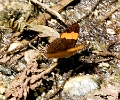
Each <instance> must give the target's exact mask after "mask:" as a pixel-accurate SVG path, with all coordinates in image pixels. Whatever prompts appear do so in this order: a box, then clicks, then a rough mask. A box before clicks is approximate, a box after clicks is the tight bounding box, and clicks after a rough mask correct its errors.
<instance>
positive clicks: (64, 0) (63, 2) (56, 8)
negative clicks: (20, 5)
mask: <svg viewBox="0 0 120 100" xmlns="http://www.w3.org/2000/svg"><path fill="white" fill-rule="evenodd" d="M33 1H34V2H35V1H36V0H31V2H33ZM72 1H74V0H61V1H60V2H58V3H57V4H56V5H54V6H53V7H51V9H52V10H54V11H56V12H59V13H60V12H61V11H62V9H63V8H64V7H65V6H67V5H68V4H69V3H71V2H72ZM43 18H46V20H47V19H50V18H51V16H50V14H48V13H43V14H41V15H40V16H38V17H37V18H35V19H34V20H31V21H29V22H28V23H36V21H39V22H42V21H43Z"/></svg>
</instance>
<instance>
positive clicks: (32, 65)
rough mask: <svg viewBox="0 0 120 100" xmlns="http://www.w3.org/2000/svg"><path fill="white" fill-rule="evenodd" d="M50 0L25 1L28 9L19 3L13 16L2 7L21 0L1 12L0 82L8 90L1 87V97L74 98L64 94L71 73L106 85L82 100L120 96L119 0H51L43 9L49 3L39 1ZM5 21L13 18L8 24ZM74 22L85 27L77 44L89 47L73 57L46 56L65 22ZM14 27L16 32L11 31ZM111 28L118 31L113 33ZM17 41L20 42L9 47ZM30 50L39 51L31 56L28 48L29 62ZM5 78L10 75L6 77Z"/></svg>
mask: <svg viewBox="0 0 120 100" xmlns="http://www.w3.org/2000/svg"><path fill="white" fill-rule="evenodd" d="M47 1H48V2H49V1H50V0H47ZM47 1H44V0H42V1H41V2H40V3H35V2H36V0H31V1H29V2H28V1H26V4H27V3H28V5H29V6H26V7H28V8H27V9H29V10H27V9H26V10H25V11H27V12H26V14H25V13H24V11H23V9H22V8H20V7H18V8H17V6H18V5H17V6H16V7H15V9H12V10H10V11H11V15H12V16H10V15H8V16H7V18H6V19H5V17H4V15H5V12H6V11H4V10H3V9H2V8H4V7H7V6H6V4H11V5H12V4H14V3H13V2H15V3H16V4H18V2H19V1H18V2H16V0H14V1H12V3H11V2H7V1H6V2H5V3H1V10H0V12H1V11H3V13H2V14H1V16H0V18H4V19H3V20H0V23H2V24H0V25H1V27H0V32H1V35H0V46H1V49H0V64H1V70H0V71H1V74H0V76H1V80H0V82H1V83H3V82H4V83H3V85H4V86H5V87H4V88H5V89H7V90H6V92H5V91H4V93H3V92H2V91H1V93H0V95H1V99H6V100H12V99H14V100H21V99H24V100H29V98H32V99H33V100H41V99H44V100H50V99H57V100H58V99H59V100H72V99H71V97H67V96H65V95H64V92H63V91H62V89H63V87H64V85H65V83H66V82H67V80H68V79H69V78H70V77H73V76H77V75H78V76H79V75H83V76H84V75H87V74H90V75H93V76H94V75H97V76H98V77H99V80H101V81H102V84H100V85H101V88H100V89H98V90H96V91H95V92H94V93H93V92H91V94H90V95H89V94H86V95H85V96H84V97H82V98H81V97H80V99H81V100H82V99H93V100H96V98H97V99H100V100H102V99H103V100H105V99H108V100H116V99H119V93H120V89H119V88H118V87H119V84H120V80H119V77H120V75H119V71H120V70H119V67H120V64H119V62H120V46H119V45H120V43H119V42H120V41H119V40H120V39H119V28H120V18H119V14H120V10H119V8H120V6H119V5H120V3H119V1H116V0H95V1H90V0H87V1H84V0H81V1H74V0H60V1H54V0H51V1H50V2H51V4H54V6H52V5H49V6H47V8H44V7H46V6H42V5H39V4H43V5H44V3H46V4H45V5H47ZM37 2H38V1H37ZM23 3H25V2H24V1H22V3H19V4H21V6H22V4H23ZM68 4H69V5H68ZM60 5H61V6H60ZM50 6H52V7H50ZM9 7H10V6H9ZM29 7H30V8H29ZM33 8H34V12H33ZM16 9H19V12H16V13H12V12H15V11H16ZM46 9H47V10H46ZM6 10H9V9H8V8H7V9H6ZM17 11H18V10H17ZM51 11H52V12H51ZM106 11H107V12H106ZM53 12H54V13H53ZM60 12H61V13H60ZM17 13H20V14H21V16H17V15H18V14H17ZM22 13H24V14H22ZM33 13H34V14H33ZM13 15H14V16H13ZM12 17H13V18H12ZM50 18H51V20H52V19H56V20H57V22H56V23H54V22H52V21H51V20H50ZM9 19H10V20H9ZM13 19H14V20H13ZM21 19H22V20H21ZM6 20H9V21H8V23H6V22H7V21H6ZM10 21H11V22H12V23H11V22H10ZM74 22H76V23H78V24H79V27H80V29H79V38H78V41H77V44H81V43H82V42H84V41H86V43H87V45H86V46H85V48H84V49H83V50H82V51H78V52H77V53H76V54H75V55H73V56H71V57H69V58H62V59H58V60H57V61H56V60H54V59H47V58H46V57H45V52H46V48H47V45H49V43H51V42H52V41H53V40H54V39H56V38H59V37H60V33H62V31H63V30H64V29H66V26H69V24H72V23H74ZM3 23H4V24H3ZM9 23H11V24H9ZM50 26H52V27H50ZM7 27H9V28H7ZM53 27H54V28H53ZM61 27H62V29H61ZM63 27H64V28H63ZM11 28H12V31H9V29H10V30H11ZM56 30H57V31H56ZM108 30H109V31H108ZM110 30H112V31H114V34H112V33H111V32H110ZM58 31H59V32H60V33H58ZM6 34H8V35H6ZM10 35H11V36H10ZM8 38H9V39H8ZM6 40H9V41H6ZM16 41H18V42H19V43H20V44H18V46H16V47H15V46H13V47H12V49H10V47H11V45H13V44H14V43H15V42H16ZM9 49H10V50H9ZM29 50H32V51H34V53H32V55H31V53H29V52H28V55H27V56H29V58H28V59H29V60H27V62H26V61H25V59H26V58H24V56H26V54H25V53H26V52H27V51H29ZM29 54H30V55H29ZM54 61H56V62H54ZM98 65H101V66H102V67H99V66H98ZM106 65H109V67H106ZM24 66H25V67H24ZM116 66H117V67H116ZM22 68H23V69H22ZM20 69H21V70H20ZM4 77H7V78H6V81H5V78H4ZM13 77H14V78H13ZM1 88H2V86H1ZM111 89H112V90H113V91H111ZM106 90H107V93H106ZM114 90H115V91H114Z"/></svg>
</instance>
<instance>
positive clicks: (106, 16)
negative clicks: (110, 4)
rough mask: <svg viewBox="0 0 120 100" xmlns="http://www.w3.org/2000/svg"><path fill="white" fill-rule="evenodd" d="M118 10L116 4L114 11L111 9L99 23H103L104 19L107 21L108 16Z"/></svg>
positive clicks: (119, 5)
mask: <svg viewBox="0 0 120 100" xmlns="http://www.w3.org/2000/svg"><path fill="white" fill-rule="evenodd" d="M119 8H120V3H118V4H117V5H116V7H115V8H114V9H112V10H111V11H110V12H108V13H107V14H106V15H105V17H104V18H102V19H101V21H104V20H105V19H107V18H108V17H109V16H110V15H112V14H113V13H114V12H115V11H116V10H118V9H119Z"/></svg>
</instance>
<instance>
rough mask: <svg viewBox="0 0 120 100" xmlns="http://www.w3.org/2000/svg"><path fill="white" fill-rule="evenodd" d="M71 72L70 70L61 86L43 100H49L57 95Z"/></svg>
mask: <svg viewBox="0 0 120 100" xmlns="http://www.w3.org/2000/svg"><path fill="white" fill-rule="evenodd" d="M72 72H73V70H70V71H69V72H68V73H67V75H66V78H65V80H64V81H63V82H62V84H61V85H60V86H59V87H58V88H57V89H56V90H55V91H54V92H52V93H51V94H50V95H49V96H46V97H47V98H46V99H45V100H50V99H52V98H53V97H54V96H55V95H57V94H58V93H59V92H60V91H61V90H62V89H63V87H64V85H65V83H66V81H67V80H68V79H69V78H70V76H71V74H72Z"/></svg>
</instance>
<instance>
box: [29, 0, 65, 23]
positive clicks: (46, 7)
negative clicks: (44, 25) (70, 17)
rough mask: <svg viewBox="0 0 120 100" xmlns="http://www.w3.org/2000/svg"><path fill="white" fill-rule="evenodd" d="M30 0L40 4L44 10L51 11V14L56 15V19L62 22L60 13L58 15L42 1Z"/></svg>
mask: <svg viewBox="0 0 120 100" xmlns="http://www.w3.org/2000/svg"><path fill="white" fill-rule="evenodd" d="M31 1H32V2H34V3H35V4H37V5H39V6H41V7H42V8H44V9H45V10H47V11H48V12H49V13H51V14H52V15H54V16H57V17H58V19H60V20H61V21H62V22H64V20H63V18H62V17H61V15H60V14H59V13H58V12H57V11H55V10H52V9H51V8H49V7H48V5H46V4H43V3H41V2H39V1H37V0H31Z"/></svg>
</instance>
